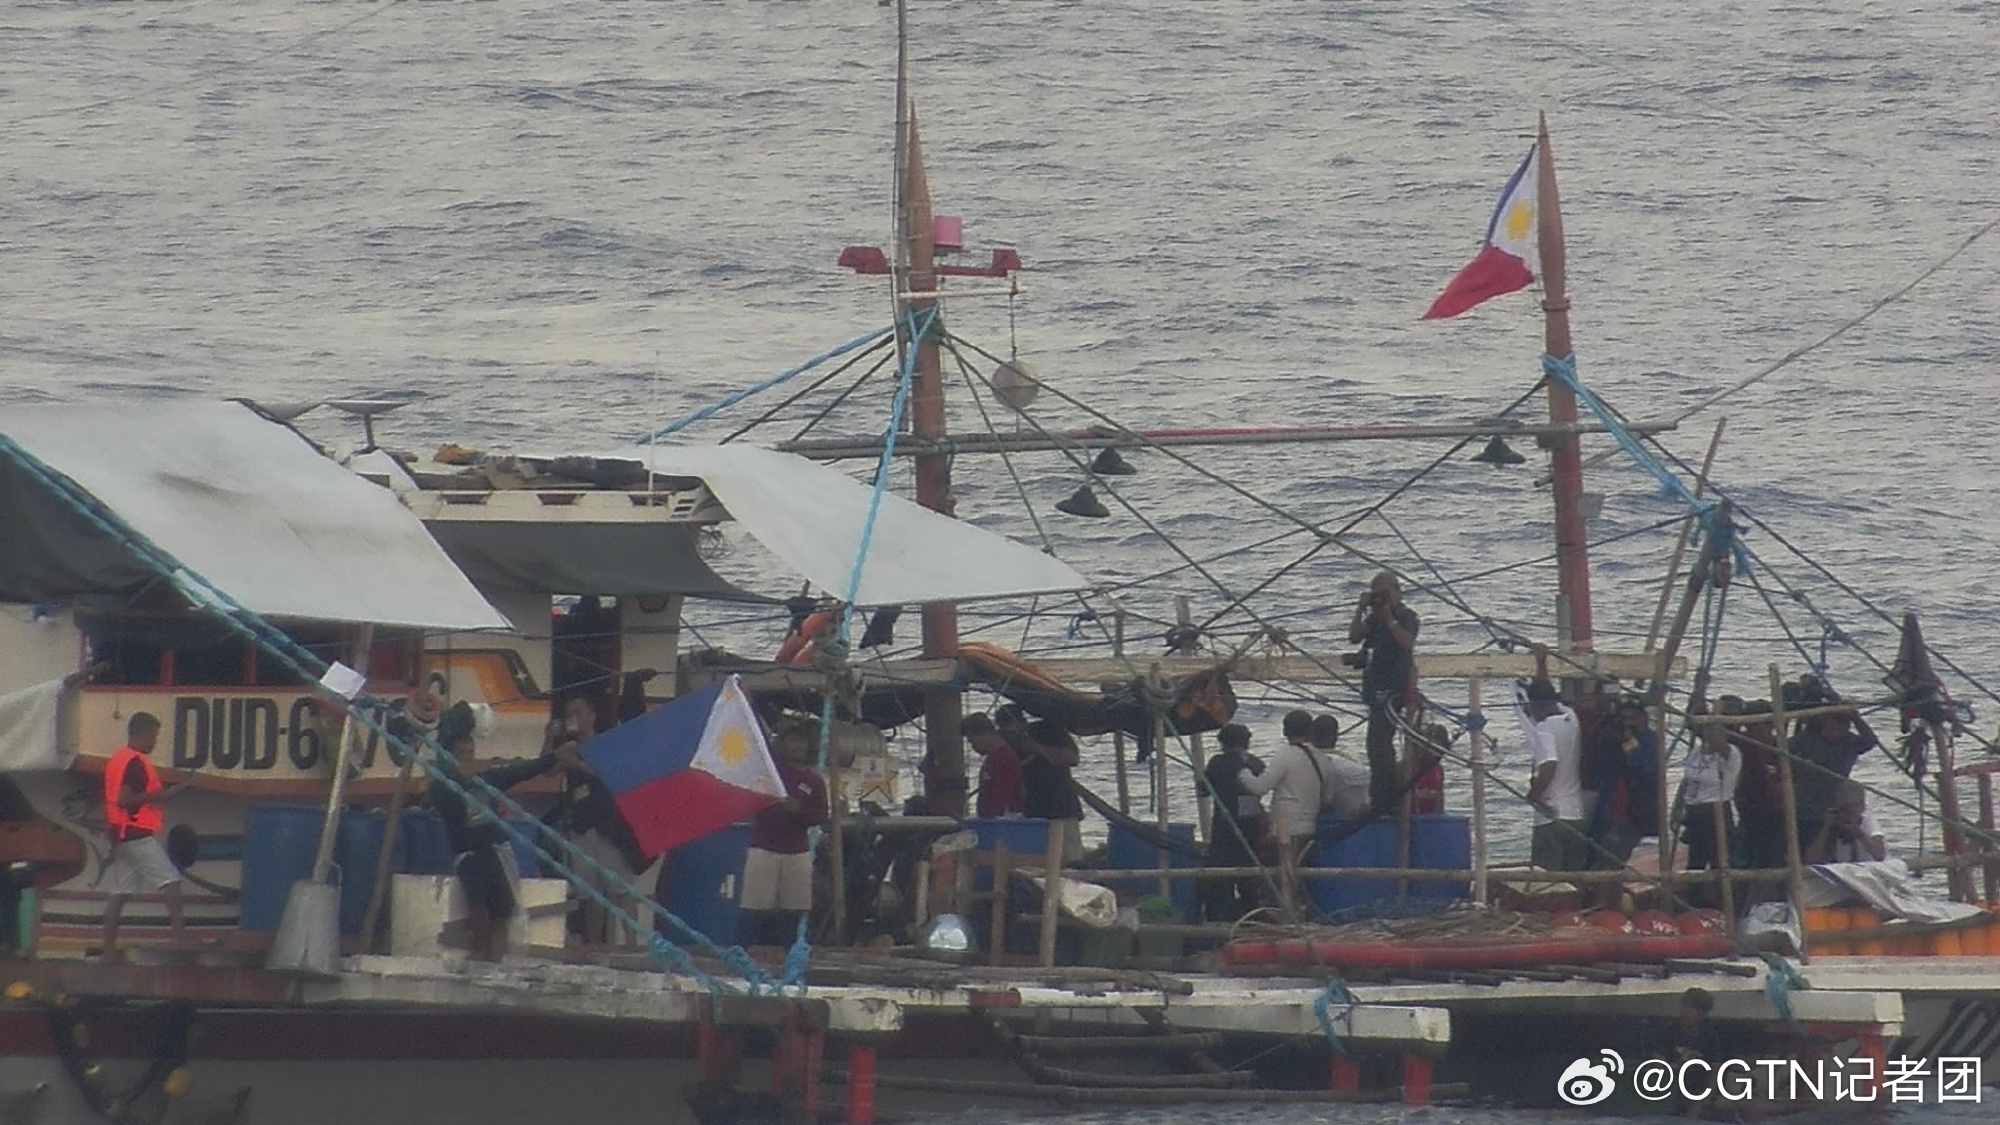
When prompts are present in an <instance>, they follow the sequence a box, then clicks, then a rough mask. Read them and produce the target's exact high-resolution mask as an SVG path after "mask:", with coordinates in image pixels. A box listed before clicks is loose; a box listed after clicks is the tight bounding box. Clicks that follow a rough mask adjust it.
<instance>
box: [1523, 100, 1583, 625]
mask: <svg viewBox="0 0 2000 1125" xmlns="http://www.w3.org/2000/svg"><path fill="white" fill-rule="evenodd" d="M1535 138H1536V139H1535V190H1536V196H1537V200H1538V202H1537V205H1536V208H1535V211H1536V241H1537V249H1538V250H1539V251H1540V257H1541V275H1542V337H1543V350H1544V351H1545V352H1547V353H1548V354H1549V355H1551V356H1554V357H1555V358H1557V359H1567V358H1569V357H1570V354H1571V345H1570V336H1569V290H1568V287H1567V284H1566V281H1567V279H1566V277H1565V273H1564V269H1565V263H1564V257H1563V223H1562V201H1561V200H1560V199H1559V198H1558V197H1557V195H1556V162H1555V156H1554V154H1553V153H1552V152H1551V151H1550V149H1549V118H1548V115H1547V114H1546V113H1543V114H1538V115H1537V123H1536V130H1535ZM1548 392H1549V421H1550V422H1551V423H1553V424H1555V425H1573V424H1574V423H1575V422H1576V420H1577V412H1576V393H1575V392H1573V391H1571V390H1570V389H1569V388H1568V387H1567V386H1565V385H1563V384H1562V383H1560V382H1558V381H1556V380H1549V382H1548ZM1547 440H1548V441H1549V444H1550V450H1551V452H1552V462H1553V463H1552V465H1551V469H1552V473H1551V479H1552V480H1553V482H1554V485H1555V504H1556V583H1557V586H1556V589H1557V594H1556V626H1557V631H1558V632H1557V644H1558V645H1559V646H1564V647H1567V648H1569V649H1571V650H1574V651H1578V652H1584V651H1589V649H1590V647H1591V625H1590V555H1589V549H1588V547H1587V546H1586V544H1587V543H1588V539H1587V538H1586V536H1587V532H1586V531H1585V529H1584V525H1583V455H1582V451H1581V449H1580V448H1579V443H1578V440H1577V435H1576V434H1574V433H1558V434H1555V435H1552V436H1551V437H1550V438H1548V439H1547Z"/></svg>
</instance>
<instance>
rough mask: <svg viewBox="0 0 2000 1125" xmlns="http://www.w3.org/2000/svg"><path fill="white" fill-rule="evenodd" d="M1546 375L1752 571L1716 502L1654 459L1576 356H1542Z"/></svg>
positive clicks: (1739, 567)
mask: <svg viewBox="0 0 2000 1125" xmlns="http://www.w3.org/2000/svg"><path fill="white" fill-rule="evenodd" d="M1542 373H1543V374H1545V375H1547V376H1548V377H1549V378H1551V379H1554V380H1556V381H1557V382H1559V383H1561V384H1562V385H1563V386H1565V387H1568V388H1569V389H1570V390H1571V391H1573V392H1575V394H1576V397H1578V398H1580V399H1582V400H1583V402H1584V404H1585V405H1587V406H1589V407H1590V411H1591V413H1593V414H1595V415H1597V420H1598V421H1599V422H1600V423H1602V424H1603V426H1604V428H1605V430H1606V431H1608V432H1609V433H1610V434H1611V436H1612V438H1613V439H1615V440H1616V441H1617V442H1618V445H1619V448H1621V449H1623V450H1624V451H1625V453H1626V455H1627V456H1629V457H1631V458H1632V460H1633V461H1635V462H1637V463H1638V465H1639V467H1640V468H1642V469H1644V470H1646V472H1648V473H1650V474H1651V475H1652V477H1653V479H1654V480H1657V481H1659V483H1660V495H1661V496H1662V497H1663V498H1665V499H1668V500H1679V501H1680V502H1681V503H1683V504H1686V505H1687V506H1688V507H1690V508H1692V509H1694V511H1695V514H1696V515H1697V516H1698V517H1699V518H1700V520H1701V527H1702V533H1703V534H1705V535H1722V536H1724V537H1725V538H1726V539H1727V540H1728V543H1727V546H1728V547H1729V549H1730V552H1731V554H1732V555H1733V556H1734V558H1735V561H1736V568H1737V571H1738V572H1739V573H1743V574H1748V573H1749V572H1750V553H1749V552H1748V551H1747V550H1745V549H1744V547H1743V544H1742V543H1741V542H1740V541H1738V540H1737V539H1736V536H1735V535H1734V533H1733V531H1732V530H1731V529H1728V528H1724V527H1722V526H1720V521H1718V520H1717V519H1716V518H1715V514H1716V511H1715V502H1714V501H1712V500H1702V499H1700V498H1698V497H1696V496H1695V494H1694V493H1692V492H1689V491H1688V489H1687V486H1686V485H1684V484H1682V483H1681V481H1680V478H1679V477H1676V476H1675V475H1674V474H1673V473H1672V472H1671V471H1669V470H1668V469H1667V467H1666V466H1665V465H1664V464H1662V463H1661V462H1660V459H1659V458H1658V457H1655V456H1653V453H1652V451H1651V450H1649V449H1647V448H1646V447H1645V446H1644V445H1642V444H1640V442H1639V438H1638V436H1637V435H1635V434H1633V433H1632V431H1631V430H1630V429H1628V428H1626V426H1625V423H1624V420H1623V419H1621V418H1619V417H1618V415H1617V414H1615V413H1614V412H1613V411H1612V410H1611V408H1610V407H1609V406H1607V405H1605V403H1604V400H1603V399H1601V398H1599V397H1597V392H1596V391H1593V390H1591V389H1590V388H1589V387H1586V386H1584V385H1583V380H1581V379H1579V378H1577V375H1576V357H1575V356H1564V357H1562V358H1560V359H1558V358H1556V357H1555V356H1552V355H1544V356H1542Z"/></svg>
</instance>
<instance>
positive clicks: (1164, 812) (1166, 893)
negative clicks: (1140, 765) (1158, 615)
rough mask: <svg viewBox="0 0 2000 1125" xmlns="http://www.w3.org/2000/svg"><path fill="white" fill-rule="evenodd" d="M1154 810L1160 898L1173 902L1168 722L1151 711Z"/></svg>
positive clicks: (1155, 675)
mask: <svg viewBox="0 0 2000 1125" xmlns="http://www.w3.org/2000/svg"><path fill="white" fill-rule="evenodd" d="M1151 682H1152V683H1159V682H1161V681H1160V666H1159V665H1158V664H1157V663H1156V664H1154V665H1153V671H1152V679H1151ZM1153 810H1154V817H1155V819H1156V820H1157V822H1158V824H1159V829H1160V840H1161V841H1162V845H1161V846H1159V847H1156V848H1155V849H1154V856H1155V859H1156V861H1157V863H1158V867H1157V870H1158V872H1159V876H1160V886H1159V890H1160V897H1161V898H1163V899H1166V900H1167V901H1169V902H1171V901H1173V892H1174V888H1173V883H1172V881H1171V880H1169V879H1168V877H1167V872H1169V871H1172V870H1173V858H1172V857H1171V856H1169V855H1168V854H1167V849H1166V847H1165V846H1164V842H1165V841H1166V840H1168V839H1170V838H1171V833H1172V831H1173V828H1172V816H1173V813H1172V811H1171V804H1170V794H1169V793H1168V792H1167V719H1166V716H1165V715H1164V714H1162V713H1161V712H1160V711H1158V710H1155V711H1154V712H1153Z"/></svg>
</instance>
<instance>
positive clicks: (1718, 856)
mask: <svg viewBox="0 0 2000 1125" xmlns="http://www.w3.org/2000/svg"><path fill="white" fill-rule="evenodd" d="M1732 749H1733V748H1732ZM1734 753H1736V754H1739V755H1740V754H1742V753H1743V751H1741V750H1734ZM1708 819H1709V823H1710V824H1711V826H1712V828H1713V831H1714V833H1715V862H1716V870H1718V871H1720V872H1721V873H1722V923H1723V925H1725V926H1727V927H1728V928H1729V934H1730V936H1731V937H1734V936H1735V935H1736V880H1735V879H1733V878H1731V877H1730V869H1729V830H1728V826H1727V825H1726V824H1724V823H1723V822H1724V821H1726V820H1727V819H1729V794H1727V793H1724V794H1723V795H1722V800H1720V801H1718V802H1716V806H1715V815H1713V816H1711V817H1709V818H1708Z"/></svg>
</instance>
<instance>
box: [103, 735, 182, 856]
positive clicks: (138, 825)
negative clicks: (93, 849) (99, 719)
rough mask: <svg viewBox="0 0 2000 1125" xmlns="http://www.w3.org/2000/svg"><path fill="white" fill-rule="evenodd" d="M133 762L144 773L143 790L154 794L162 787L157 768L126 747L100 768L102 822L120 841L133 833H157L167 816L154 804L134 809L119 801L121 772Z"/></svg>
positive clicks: (121, 795)
mask: <svg viewBox="0 0 2000 1125" xmlns="http://www.w3.org/2000/svg"><path fill="white" fill-rule="evenodd" d="M134 765H137V766H138V767H139V769H140V770H141V771H142V772H143V773H144V774H145V775H146V792H147V793H149V794H151V793H158V792H159V791H160V789H161V788H162V786H161V784H160V774H159V771H158V770H155V769H154V768H153V763H152V761H151V760H150V759H148V758H147V757H146V756H145V755H144V754H141V753H139V752H138V751H137V750H134V749H132V748H131V747H130V746H121V747H119V748H118V752H117V753H116V754H113V755H111V764H110V765H109V766H106V767H105V768H104V823H105V824H106V825H107V826H109V827H110V829H111V838H112V839H114V840H123V839H125V838H126V837H127V836H130V835H131V834H132V833H134V832H151V833H153V834H155V835H158V834H159V832H160V830H161V829H163V828H165V827H166V826H167V818H166V817H165V816H164V815H162V814H161V813H160V806H158V805H140V806H139V808H138V811H136V812H134V811H133V810H131V809H128V808H126V807H125V806H124V805H122V804H120V803H119V798H120V797H123V796H124V795H125V771H126V770H128V769H130V768H132V766H134Z"/></svg>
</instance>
